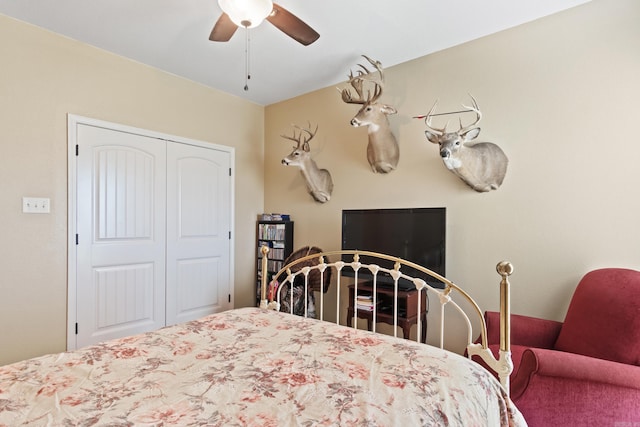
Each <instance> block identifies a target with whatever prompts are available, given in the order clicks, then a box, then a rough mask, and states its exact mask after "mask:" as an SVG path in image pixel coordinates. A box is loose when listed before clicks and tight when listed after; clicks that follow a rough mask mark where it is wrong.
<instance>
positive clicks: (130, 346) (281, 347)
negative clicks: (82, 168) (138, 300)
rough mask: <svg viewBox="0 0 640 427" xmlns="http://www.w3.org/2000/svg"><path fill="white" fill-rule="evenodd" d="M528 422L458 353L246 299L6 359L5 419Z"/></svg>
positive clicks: (1, 398) (80, 422) (2, 373)
mask: <svg viewBox="0 0 640 427" xmlns="http://www.w3.org/2000/svg"><path fill="white" fill-rule="evenodd" d="M23 425H24V426H94V425H96V426H97V425H101V426H104V425H108V426H225V427H227V426H273V427H276V426H277V427H280V426H316V425H317V426H401V427H409V426H465V427H470V426H520V425H526V424H525V422H524V420H523V418H522V416H521V414H520V413H519V412H518V410H517V409H516V408H515V407H514V406H513V404H512V403H511V401H510V400H509V399H508V398H507V397H506V396H505V394H504V393H503V391H502V389H501V387H500V386H499V384H498V382H497V381H496V380H495V379H494V378H493V377H492V376H491V375H489V374H488V373H486V372H485V371H484V370H483V368H482V367H480V366H479V365H477V364H475V363H473V362H471V361H469V360H467V359H465V358H464V357H461V356H458V355H456V354H453V353H450V352H447V351H444V350H440V349H438V348H435V347H431V346H427V345H424V344H418V343H415V342H411V341H406V340H402V339H399V338H393V337H388V336H384V335H375V334H372V333H370V332H367V331H361V330H354V329H352V328H347V327H343V326H338V325H335V324H333V323H328V322H321V321H318V320H314V319H304V318H301V317H297V316H291V315H289V314H286V313H278V312H275V311H265V310H261V309H257V308H242V309H237V310H231V311H227V312H224V313H219V314H214V315H211V316H208V317H205V318H202V319H200V320H197V321H192V322H188V323H184V324H182V325H177V326H172V327H167V328H164V329H161V330H159V331H156V332H152V333H147V334H142V335H137V336H132V337H127V338H123V339H118V340H114V341H109V342H106V343H103V344H99V345H96V346H92V347H87V348H84V349H81V350H78V351H73V352H66V353H60V354H53V355H47V356H43V357H39V358H35V359H31V360H27V361H22V362H18V363H14V364H11V365H6V366H0V426H11V427H16V426H23Z"/></svg>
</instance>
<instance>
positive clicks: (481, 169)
mask: <svg viewBox="0 0 640 427" xmlns="http://www.w3.org/2000/svg"><path fill="white" fill-rule="evenodd" d="M471 99H472V102H473V107H469V106H466V105H464V104H463V107H464V108H466V109H467V111H470V112H475V113H476V120H475V121H474V122H473V123H471V124H470V125H468V126H464V127H463V126H462V120H461V119H460V128H459V129H458V130H457V131H455V132H447V131H446V128H447V126H446V125H445V126H444V127H443V128H435V127H433V126H432V125H431V119H432V118H433V116H435V115H437V114H435V108H436V105H437V104H438V101H436V102H435V103H434V104H433V107H431V110H430V111H429V113H428V114H427V115H426V116H418V117H416V118H424V119H425V124H426V125H427V130H426V131H425V135H426V137H427V140H429V141H430V142H432V143H434V144H438V145H439V146H440V157H442V161H443V162H444V165H445V166H446V167H447V169H449V170H450V171H451V172H453V173H454V174H455V175H457V176H458V177H459V178H460V179H462V180H463V181H464V182H465V183H466V184H467V185H469V187H471V188H473V189H474V190H475V191H478V192H485V191H490V190H496V189H497V188H498V187H500V185H501V184H502V181H503V180H504V176H505V174H506V173H507V164H508V163H509V159H507V156H506V155H505V154H504V152H503V151H502V149H501V148H500V147H498V146H497V145H496V144H493V143H491V142H479V143H476V144H472V145H469V144H467V143H468V142H469V141H472V140H474V139H475V138H477V136H478V134H479V133H480V128H479V127H477V126H476V125H477V124H478V122H480V119H481V118H482V113H481V112H480V110H479V108H478V103H477V102H476V100H475V98H474V97H473V96H471Z"/></svg>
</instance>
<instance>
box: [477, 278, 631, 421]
mask: <svg viewBox="0 0 640 427" xmlns="http://www.w3.org/2000/svg"><path fill="white" fill-rule="evenodd" d="M485 318H486V320H487V329H488V336H487V338H488V342H489V344H490V347H491V349H492V350H493V351H494V353H495V354H496V355H497V354H498V353H497V352H498V349H499V346H500V337H499V323H500V317H499V314H498V313H495V312H487V313H486V314H485ZM511 354H512V359H513V362H514V370H513V373H512V375H511V399H512V400H513V401H514V403H515V404H516V406H517V407H518V408H519V409H520V411H521V412H522V414H523V415H524V417H525V419H526V420H527V423H528V424H529V426H530V427H536V426H542V427H550V426H581V427H582V426H594V427H596V426H597V427H600V426H611V427H624V426H639V425H640V271H634V270H627V269H620V268H606V269H601V270H595V271H592V272H590V273H588V274H586V275H585V276H584V277H583V278H582V280H581V281H580V283H579V284H578V287H577V288H576V290H575V292H574V294H573V297H572V299H571V303H570V305H569V309H568V311H567V315H566V318H565V321H564V322H555V321H551V320H544V319H536V318H532V317H526V316H519V315H512V316H511Z"/></svg>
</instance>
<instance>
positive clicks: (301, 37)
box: [209, 0, 320, 46]
mask: <svg viewBox="0 0 640 427" xmlns="http://www.w3.org/2000/svg"><path fill="white" fill-rule="evenodd" d="M218 5H219V6H220V8H221V9H222V15H221V16H220V18H218V21H217V22H216V24H215V26H214V27H213V30H212V31H211V35H210V36H209V40H211V41H215V42H226V41H229V39H231V36H233V34H234V33H235V32H236V30H237V29H238V27H243V28H253V27H257V26H258V25H260V24H261V23H262V21H264V20H265V19H266V20H267V21H269V22H270V23H271V24H273V25H274V26H275V27H276V28H278V29H279V30H280V31H282V32H283V33H285V34H286V35H288V36H289V37H291V38H292V39H294V40H296V41H297V42H299V43H302V44H303V45H305V46H307V45H310V44H311V43H313V42H314V41H316V40H318V37H320V34H318V33H317V32H316V31H315V30H314V29H313V28H311V27H310V26H309V25H307V24H306V23H305V22H304V21H302V20H301V19H300V18H298V17H297V16H295V15H294V14H292V13H291V12H289V11H288V10H287V9H285V8H283V7H282V6H280V5H279V4H276V3H273V2H272V1H271V0H218Z"/></svg>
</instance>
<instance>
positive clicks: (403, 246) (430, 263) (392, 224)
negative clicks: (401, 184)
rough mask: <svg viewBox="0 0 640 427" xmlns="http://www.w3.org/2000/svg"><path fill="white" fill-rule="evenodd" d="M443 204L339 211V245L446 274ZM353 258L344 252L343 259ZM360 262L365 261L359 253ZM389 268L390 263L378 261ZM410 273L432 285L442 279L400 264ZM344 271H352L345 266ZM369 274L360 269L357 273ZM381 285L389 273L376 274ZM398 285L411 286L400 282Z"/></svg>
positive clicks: (347, 272)
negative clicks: (340, 228)
mask: <svg viewBox="0 0 640 427" xmlns="http://www.w3.org/2000/svg"><path fill="white" fill-rule="evenodd" d="M446 222H447V221H446V208H407V209H349V210H343V211H342V249H343V250H344V249H358V250H362V251H372V252H379V253H383V254H387V255H393V256H397V257H399V258H402V259H404V260H407V261H411V262H414V263H416V264H419V265H421V266H423V267H426V268H428V269H430V270H432V271H434V272H436V273H438V274H440V275H441V276H445V249H446V246H445V243H446ZM352 260H353V258H352V257H351V256H348V255H345V256H344V257H343V261H345V262H351V261H352ZM360 261H361V262H363V263H367V262H368V260H367V259H366V258H363V257H361V259H360ZM381 266H382V267H385V268H392V267H393V265H392V263H391V262H389V265H381ZM402 271H403V272H406V274H408V275H410V276H417V277H420V278H422V279H424V280H425V281H426V282H427V283H429V285H431V286H433V287H442V286H443V285H442V282H440V281H438V280H436V279H433V278H432V277H430V276H428V275H424V274H417V275H416V271H415V270H414V271H411V270H407V268H406V267H403V268H402ZM342 274H344V275H353V270H351V269H350V268H345V269H344V270H343V271H342ZM366 274H370V273H369V272H368V271H365V270H360V271H359V272H358V275H359V277H362V276H363V275H366ZM378 283H379V284H381V285H385V284H391V283H392V279H391V277H389V276H387V277H380V276H378ZM399 286H400V287H409V286H413V285H412V284H410V283H399Z"/></svg>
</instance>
